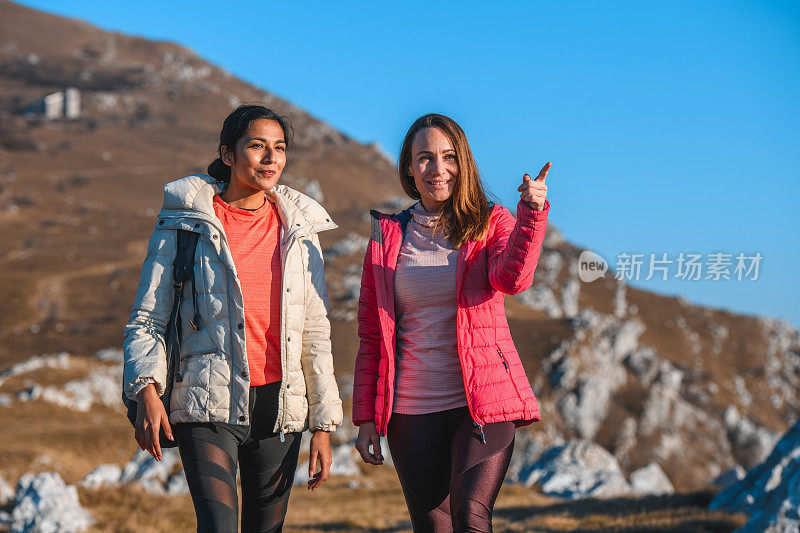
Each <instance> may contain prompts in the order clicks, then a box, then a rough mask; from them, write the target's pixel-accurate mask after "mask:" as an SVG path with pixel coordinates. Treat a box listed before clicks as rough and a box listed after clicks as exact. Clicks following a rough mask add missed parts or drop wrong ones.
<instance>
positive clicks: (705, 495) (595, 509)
mask: <svg viewBox="0 0 800 533" xmlns="http://www.w3.org/2000/svg"><path fill="white" fill-rule="evenodd" d="M716 492H717V491H715V490H702V491H698V492H690V493H683V494H671V495H666V496H643V497H638V498H608V499H585V500H575V501H567V502H561V503H555V504H552V505H545V506H542V507H507V508H504V509H495V511H494V516H495V517H498V518H499V517H502V518H504V519H506V520H509V521H512V522H526V521H528V520H530V519H532V518H537V517H539V518H542V519H544V518H545V517H548V516H553V517H568V518H574V519H582V518H587V519H590V520H589V522H590V523H594V524H596V523H597V521H598V520H599V519H602V518H603V517H606V518H609V519H611V520H610V521H613V520H615V519H619V518H624V517H633V515H637V518H639V519H640V520H637V518H632V519H631V524H630V525H622V524H615V525H609V526H607V527H602V526H601V527H597V526H596V525H594V524H593V525H590V526H589V527H584V526H582V527H580V528H579V530H580V531H581V532H587V533H594V532H607V531H630V532H633V531H636V532H640V531H641V532H645V533H647V532H652V533H655V532H670V533H678V532H684V531H699V532H703V531H705V532H715V533H716V532H729V531H733V530H735V529H737V528H739V527H741V526H742V525H743V523H742V520H741V517H739V516H737V515H730V516H725V515H724V514H723V513H720V512H718V511H714V512H712V511H709V510H708V504H709V503H710V502H711V500H712V499H713V498H714V496H715V494H716ZM635 522H644V523H643V524H640V525H637V524H636V523H635ZM658 522H663V524H658ZM536 531H541V532H543V533H548V532H551V531H563V530H561V529H559V530H556V529H550V528H547V527H537V528H536Z"/></svg>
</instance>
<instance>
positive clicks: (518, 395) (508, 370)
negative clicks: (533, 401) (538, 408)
mask: <svg viewBox="0 0 800 533" xmlns="http://www.w3.org/2000/svg"><path fill="white" fill-rule="evenodd" d="M497 354H498V355H499V356H500V359H502V361H503V366H504V367H506V373H507V374H508V379H510V380H511V384H512V385H513V386H514V391H515V392H516V393H517V398H519V401H520V402H522V395H521V394H520V393H519V389H518V388H517V382H516V381H514V376H512V375H511V367H509V366H508V360H506V356H505V355H503V352H501V351H500V348H498V349H497ZM522 403H523V407H524V403H525V402H522Z"/></svg>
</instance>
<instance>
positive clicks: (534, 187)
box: [517, 161, 551, 211]
mask: <svg viewBox="0 0 800 533" xmlns="http://www.w3.org/2000/svg"><path fill="white" fill-rule="evenodd" d="M550 165H551V164H550V162H549V161H548V162H547V164H546V165H545V166H543V167H542V170H540V171H539V175H538V176H536V179H531V177H530V175H529V174H525V175H524V176H522V185H520V186H519V187H517V190H518V191H519V192H520V195H519V197H520V198H522V199H523V200H525V201H526V202H528V205H530V206H531V207H533V208H534V209H535V210H537V211H541V210H542V209H544V202H545V200H546V199H547V185H545V184H544V179H545V178H546V177H547V172H548V171H549V170H550Z"/></svg>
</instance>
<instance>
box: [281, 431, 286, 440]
mask: <svg viewBox="0 0 800 533" xmlns="http://www.w3.org/2000/svg"><path fill="white" fill-rule="evenodd" d="M280 439H281V442H286V437H284V436H283V430H281V435H280Z"/></svg>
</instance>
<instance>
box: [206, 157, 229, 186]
mask: <svg viewBox="0 0 800 533" xmlns="http://www.w3.org/2000/svg"><path fill="white" fill-rule="evenodd" d="M206 172H207V173H208V175H209V176H211V177H212V178H216V179H218V180H219V181H230V180H231V167H229V166H228V165H226V164H225V163H223V162H222V158H221V157H218V158H216V159H215V160H213V161H212V162H211V164H210V165H208V170H207V171H206Z"/></svg>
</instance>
